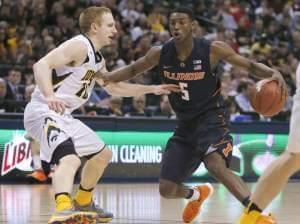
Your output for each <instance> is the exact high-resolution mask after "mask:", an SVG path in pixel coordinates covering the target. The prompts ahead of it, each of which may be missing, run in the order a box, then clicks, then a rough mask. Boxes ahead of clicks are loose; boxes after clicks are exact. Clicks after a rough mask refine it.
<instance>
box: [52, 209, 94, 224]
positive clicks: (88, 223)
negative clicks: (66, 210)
mask: <svg viewBox="0 0 300 224" xmlns="http://www.w3.org/2000/svg"><path fill="white" fill-rule="evenodd" d="M48 224H97V214H96V213H94V212H78V213H75V214H72V215H68V216H60V217H57V218H56V219H55V220H53V221H51V220H50V221H49V222H48Z"/></svg>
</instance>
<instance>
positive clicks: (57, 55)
mask: <svg viewBox="0 0 300 224" xmlns="http://www.w3.org/2000/svg"><path fill="white" fill-rule="evenodd" d="M86 55H87V48H86V46H85V45H84V44H83V43H82V42H80V41H73V40H72V41H67V42H64V43H63V44H61V45H60V46H59V47H57V48H55V49H53V50H52V51H50V52H49V53H48V54H47V55H46V56H44V57H43V58H41V59H40V60H39V61H38V62H36V63H35V64H34V65H33V72H34V78H35V81H36V83H37V85H38V87H39V89H40V91H41V92H42V93H43V94H44V96H45V98H46V100H47V103H48V106H49V108H50V109H52V110H54V111H56V112H58V113H63V112H64V110H65V107H66V105H65V103H64V101H63V100H62V99H59V98H57V97H55V95H54V91H53V86H52V80H51V79H52V76H51V73H52V69H55V68H58V67H60V66H63V65H69V64H75V65H76V64H78V63H82V62H83V61H84V59H85V57H86Z"/></svg>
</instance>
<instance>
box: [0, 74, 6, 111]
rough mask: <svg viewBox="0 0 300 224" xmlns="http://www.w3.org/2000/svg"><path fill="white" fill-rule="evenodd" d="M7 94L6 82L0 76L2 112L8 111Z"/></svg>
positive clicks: (0, 107) (0, 106)
mask: <svg viewBox="0 0 300 224" xmlns="http://www.w3.org/2000/svg"><path fill="white" fill-rule="evenodd" d="M5 96H6V82H5V80H4V79H2V78H0V113H4V112H6V111H7V104H6V102H5Z"/></svg>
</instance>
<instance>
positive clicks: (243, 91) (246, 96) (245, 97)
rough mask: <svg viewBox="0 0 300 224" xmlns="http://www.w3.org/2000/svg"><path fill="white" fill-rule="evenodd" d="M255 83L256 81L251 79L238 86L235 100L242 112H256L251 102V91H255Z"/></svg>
mask: <svg viewBox="0 0 300 224" xmlns="http://www.w3.org/2000/svg"><path fill="white" fill-rule="evenodd" d="M254 85H255V84H254V82H251V81H250V80H249V79H248V80H244V81H242V82H241V83H240V84H239V86H238V88H237V92H238V95H236V96H235V98H234V100H235V102H236V105H237V107H238V110H239V111H240V113H243V112H254V109H253V108H252V106H251V103H250V97H251V92H252V91H253V88H254Z"/></svg>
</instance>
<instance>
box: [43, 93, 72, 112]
mask: <svg viewBox="0 0 300 224" xmlns="http://www.w3.org/2000/svg"><path fill="white" fill-rule="evenodd" d="M46 101H47V104H48V107H49V109H50V110H54V111H55V112H56V113H58V114H64V112H65V110H66V107H67V104H66V102H65V101H64V100H62V99H60V98H58V97H56V96H54V95H52V96H48V97H46Z"/></svg>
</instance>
